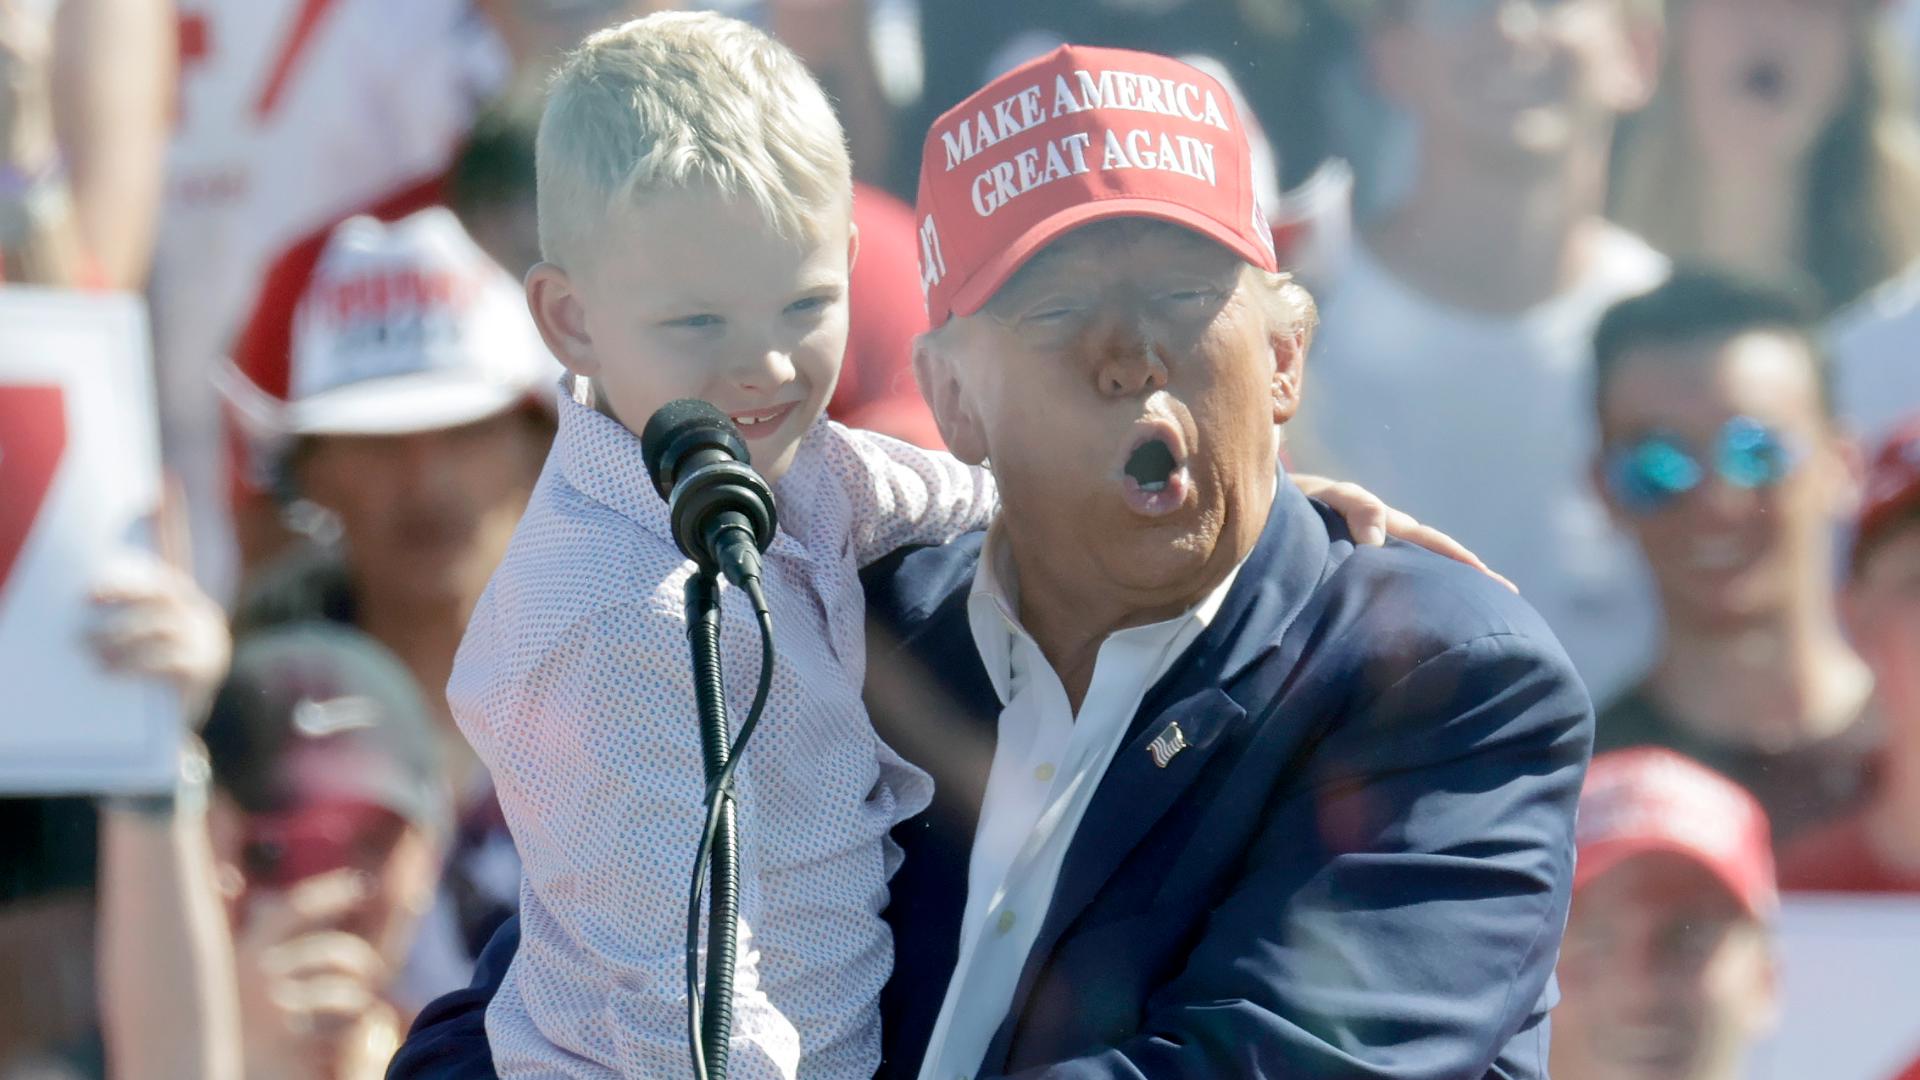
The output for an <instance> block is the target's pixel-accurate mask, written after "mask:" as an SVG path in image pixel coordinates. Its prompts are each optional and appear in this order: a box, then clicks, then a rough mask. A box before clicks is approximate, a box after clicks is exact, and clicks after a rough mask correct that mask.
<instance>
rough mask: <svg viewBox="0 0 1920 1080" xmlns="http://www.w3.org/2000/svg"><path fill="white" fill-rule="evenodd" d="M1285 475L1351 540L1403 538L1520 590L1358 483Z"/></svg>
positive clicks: (1376, 542)
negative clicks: (1339, 522) (1340, 523)
mask: <svg viewBox="0 0 1920 1080" xmlns="http://www.w3.org/2000/svg"><path fill="white" fill-rule="evenodd" d="M1288 475H1290V476H1291V477H1292V479H1293V483H1294V486H1295V487H1298V488H1299V489H1300V493H1301V494H1303V495H1305V496H1306V497H1308V498H1309V499H1319V500H1320V501H1321V502H1323V503H1326V504H1327V505H1328V506H1329V507H1331V508H1332V509H1333V512H1334V513H1336V514H1339V515H1340V516H1341V517H1342V518H1344V519H1345V520H1346V523H1347V531H1348V532H1351V533H1352V534H1353V539H1354V542H1355V543H1357V544H1364V545H1367V546H1369V547H1378V546H1380V545H1381V544H1384V543H1386V542H1387V537H1389V536H1391V537H1394V538H1395V539H1399V540H1405V541H1406V542H1407V543H1409V544H1418V545H1420V546H1421V547H1423V548H1426V549H1427V550H1428V551H1431V552H1434V553H1435V554H1437V555H1445V556H1446V557H1447V558H1449V559H1452V560H1454V561H1455V562H1463V563H1466V564H1467V565H1468V566H1471V567H1473V568H1474V569H1475V570H1478V571H1480V572H1481V573H1483V574H1485V575H1487V576H1488V577H1490V578H1492V579H1494V580H1495V581H1498V582H1499V583H1500V584H1502V585H1505V586H1506V587H1507V588H1509V589H1512V590H1513V591H1514V592H1516V593H1517V592H1519V591H1520V590H1519V589H1518V588H1516V587H1515V586H1514V584H1513V582H1511V581H1508V580H1507V579H1506V578H1505V577H1502V576H1501V575H1500V574H1498V573H1496V572H1494V570H1493V569H1492V568H1491V567H1489V566H1487V564H1486V563H1483V562H1481V561H1480V556H1478V555H1475V554H1474V553H1473V552H1471V551H1468V550H1467V549H1466V547H1465V545H1463V544H1461V543H1460V542H1459V541H1458V540H1455V539H1454V538H1453V537H1451V536H1448V535H1447V534H1446V533H1443V532H1441V531H1440V530H1439V529H1436V528H1434V527H1433V526H1431V525H1422V524H1420V522H1419V521H1417V520H1415V519H1414V516H1413V515H1412V514H1409V513H1406V512H1405V511H1402V510H1395V509H1394V508H1393V507H1391V506H1388V505H1387V504H1386V503H1385V502H1383V501H1381V499H1380V497H1379V496H1378V495H1375V494H1374V493H1373V492H1371V491H1368V490H1367V489H1366V488H1363V487H1361V486H1360V485H1359V484H1350V483H1343V482H1341V481H1337V480H1329V479H1327V478H1326V477H1324V476H1305V475H1301V474H1299V473H1290V474H1288Z"/></svg>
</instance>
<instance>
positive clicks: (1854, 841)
mask: <svg viewBox="0 0 1920 1080" xmlns="http://www.w3.org/2000/svg"><path fill="white" fill-rule="evenodd" d="M1840 612H1841V616H1842V617H1843V618H1844V619H1845V621H1846V624H1847V631H1848V635H1849V637H1851V638H1852V640H1853V642H1854V645H1855V647H1856V648H1858V649H1859V651H1860V656H1861V658H1862V659H1864V660H1865V661H1866V662H1867V666H1868V667H1870V668H1872V669H1873V677H1874V688H1873V697H1874V704H1873V707H1874V710H1875V711H1876V712H1877V714H1878V715H1879V718H1880V723H1881V727H1882V734H1883V738H1884V739H1885V742H1884V744H1883V745H1882V746H1881V747H1880V752H1879V758H1878V762H1879V772H1878V775H1877V776H1876V777H1875V779H1876V785H1875V788H1874V792H1873V795H1872V797H1871V798H1870V800H1869V801H1868V802H1867V804H1866V806H1864V807H1862V808H1861V809H1860V810H1859V811H1857V812H1855V813H1853V814H1850V815H1848V816H1846V817H1844V818H1841V819H1840V820H1838V821H1836V822H1833V823H1831V824H1829V825H1826V826H1823V827H1821V828H1818V829H1815V830H1813V831H1811V832H1809V833H1808V834H1807V835H1806V836H1805V837H1804V838H1802V839H1800V840H1797V841H1795V842H1794V843H1793V844H1792V845H1791V846H1789V847H1788V848H1787V849H1786V852H1785V853H1784V854H1783V856H1782V857H1781V861H1780V883H1781V885H1782V886H1783V887H1785V888H1788V889H1816V890H1823V891H1840V892H1906V893H1920V829H1917V828H1915V825H1916V823H1920V415H1915V416H1912V417H1910V418H1908V419H1907V421H1906V422H1905V423H1904V424H1901V425H1900V426H1898V427H1897V428H1896V429H1895V430H1894V433H1893V436H1892V437H1891V438H1889V439H1888V440H1887V441H1886V443H1885V444H1884V445H1882V446H1881V447H1880V449H1879V451H1878V452H1877V453H1875V454H1874V457H1873V465H1872V467H1871V468H1870V469H1869V470H1868V473H1867V487H1866V502H1865V506H1864V508H1863V509H1862V510H1861V513H1860V521H1859V524H1858V526H1857V527H1856V530H1855V535H1854V541H1853V557H1852V560H1851V572H1850V574H1849V575H1848V579H1847V583H1846V586H1845V588H1844V589H1843V591H1842V592H1841V594H1840Z"/></svg>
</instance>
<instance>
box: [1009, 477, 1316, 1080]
mask: <svg viewBox="0 0 1920 1080" xmlns="http://www.w3.org/2000/svg"><path fill="white" fill-rule="evenodd" d="M1328 528H1329V524H1328V523H1326V522H1323V521H1322V519H1321V515H1320V513H1319V512H1318V511H1317V510H1316V509H1315V507H1314V505H1313V504H1311V503H1309V502H1308V501H1307V499H1306V498H1305V497H1304V496H1303V495H1301V494H1300V491H1299V489H1298V488H1296V487H1294V486H1293V484H1292V483H1291V482H1290V481H1288V480H1287V479H1286V478H1285V477H1282V478H1281V483H1280V491H1279V494H1278V495H1276V497H1275V498H1274V504H1273V510H1272V512H1271V513H1270V514H1269V515H1268V518H1267V526H1266V529H1265V531H1264V532H1262V534H1261V538H1260V541H1259V543H1258V544H1257V545H1255V547H1254V550H1253V552H1252V553H1251V554H1249V555H1248V556H1247V561H1246V562H1245V563H1244V564H1242V566H1241V568H1240V574H1239V576H1238V578H1236V579H1235V581H1234V584H1233V589H1232V591H1230V592H1229V593H1228V594H1227V599H1226V602H1225V603H1224V604H1222V605H1221V609H1220V611H1219V612H1218V613H1216V615H1215V616H1214V619H1213V621H1212V622H1211V623H1210V624H1209V625H1208V627H1207V629H1206V630H1205V631H1203V632H1202V633H1201V634H1200V636H1199V637H1198V638H1197V639H1195V641H1194V643H1193V644H1192V645H1191V646H1190V647H1189V648H1188V650H1187V652H1186V654H1185V655H1184V656H1183V657H1182V658H1181V660H1180V662H1179V663H1177V664H1176V665H1175V666H1174V668H1173V670H1171V671H1169V672H1168V673H1167V675H1166V676H1165V677H1164V678H1162V679H1161V680H1160V682H1159V683H1158V684H1157V685H1156V686H1155V687H1154V688H1153V689H1152V690H1151V691H1149V692H1148V694H1147V697H1146V699H1145V700H1144V701H1143V702H1142V703H1141V706H1140V710H1139V712H1138V713H1137V714H1136V715H1135V717H1134V719H1133V722H1132V723H1131V725H1130V726H1129V727H1128V729H1127V736H1126V742H1125V743H1124V744H1123V746H1122V747H1121V749H1120V751H1119V753H1118V754H1117V755H1115V757H1114V759H1113V762H1112V764H1110V765H1108V766H1107V772H1106V775H1105V776H1103V777H1102V778H1101V781H1100V786H1099V788H1097V789H1096V790H1095V792H1094V795H1093V801H1092V802H1091V803H1089V804H1088V806H1087V812H1086V815H1085V816H1084V817H1083V818H1081V821H1080V827H1079V829H1078V830H1077V831H1076V832H1075V834H1074V838H1073V842H1072V844H1071V845H1070V846H1069V847H1068V849H1067V854H1066V858H1065V860H1064V861H1063V862H1062V864H1061V867H1060V875H1059V878H1058V879H1057V883H1056V885H1055V886H1054V891H1053V900H1052V903H1051V904H1050V905H1049V907H1048V908H1047V916H1046V920H1045V922H1044V923H1043V924H1042V927H1041V930H1040V934H1039V936H1038V937H1037V938H1036V939H1035V940H1034V945H1033V949H1032V951H1030V952H1029V953H1028V954H1027V962H1026V967H1025V969H1024V970H1023V971H1022V973H1021V976H1020V983H1019V986H1018V988H1017V989H1016V990H1015V991H1014V998H1013V1007H1012V1009H1010V1010H1009V1012H1008V1015H1007V1018H1006V1019H1005V1020H1004V1021H1002V1023H1001V1025H1000V1029H999V1031H998V1032H997V1033H996V1034H995V1036H994V1040H993V1043H992V1045H991V1046H990V1047H989V1048H988V1051H987V1056H986V1059H985V1063H984V1065H983V1071H984V1072H988V1073H992V1072H996V1071H998V1070H999V1069H1000V1068H1001V1066H1002V1064H1003V1063H1004V1062H1005V1060H1006V1054H1007V1051H1008V1048H1009V1045H1010V1044H1011V1042H1012V1038H1013V1034H1014V1031H1015V1028H1016V1027H1017V1024H1018V1020H1019V1018H1020V1017H1021V1016H1022V1015H1023V1014H1024V1013H1025V1011H1026V1004H1027V996H1028V994H1029V993H1031V991H1032V989H1033V985H1034V983H1035V981H1036V980H1037V979H1038V977H1039V974H1040V970H1041V969H1042V967H1044V966H1045V964H1046V962H1047V959H1048V958H1049V957H1050V956H1051V955H1052V953H1053V950H1054V947H1055V946H1056V945H1057V944H1058V943H1059V940H1060V937H1061V935H1062V934H1063V933H1064V932H1065V931H1066V930H1067V928H1068V927H1070V926H1072V925H1073V923H1074V922H1075V920H1077V919H1078V918H1079V917H1080V915H1081V914H1082V913H1083V912H1084V911H1085V910H1086V908H1087V906H1088V905H1089V904H1091V903H1092V902H1093V900H1094V898H1095V897H1097V896H1098V895H1099V893H1100V890H1101V889H1102V888H1104V887H1105V886H1106V884H1107V881H1108V880H1109V879H1110V878H1111V877H1112V876H1113V873H1114V871H1115V870H1117V869H1118V868H1119V867H1120V864H1121V863H1123V862H1125V861H1126V858H1127V856H1128V855H1130V854H1131V853H1132V852H1133V850H1134V849H1135V848H1136V847H1138V846H1139V845H1140V843H1141V841H1142V840H1144V839H1145V838H1146V837H1147V834H1148V833H1149V832H1151V831H1152V829H1153V827H1154V826H1155V825H1156V824H1158V823H1159V821H1160V820H1161V819H1162V818H1163V817H1164V816H1165V815H1166V814H1167V812H1168V811H1169V810H1170V809H1171V808H1172V807H1173V806H1174V804H1175V803H1177V802H1178V801H1179V800H1180V798H1181V796H1182V795H1184V794H1185V793H1186V792H1187V790H1188V789H1189V788H1190V787H1191V786H1192V784H1193V783H1194V781H1195V780H1197V779H1198V778H1199V776H1200V774H1201V773H1202V772H1203V771H1204V770H1205V767H1206V765H1207V762H1208V761H1209V760H1210V759H1211V758H1212V757H1213V756H1214V752H1215V751H1216V750H1218V749H1219V748H1220V747H1222V746H1225V745H1228V744H1229V743H1231V742H1232V741H1233V736H1234V734H1235V732H1236V731H1237V729H1239V728H1241V727H1242V726H1244V725H1246V724H1247V723H1249V722H1250V721H1249V715H1248V714H1249V709H1252V710H1253V711H1254V712H1255V713H1256V714H1258V713H1262V712H1265V711H1266V705H1267V704H1268V702H1267V701H1266V700H1260V701H1252V702H1243V701H1242V700H1238V699H1237V698H1236V696H1235V694H1233V693H1231V692H1230V691H1234V690H1241V691H1242V693H1243V694H1244V692H1245V691H1244V690H1243V689H1242V688H1240V687H1238V686H1237V685H1236V683H1237V682H1238V681H1239V677H1240V676H1241V675H1242V674H1243V673H1245V672H1246V671H1247V669H1248V668H1249V666H1251V665H1252V664H1253V662H1254V661H1255V660H1257V659H1260V658H1261V657H1262V656H1265V655H1266V654H1268V653H1269V652H1271V651H1272V650H1273V649H1275V648H1277V647H1278V642H1279V641H1280V639H1281V637H1282V635H1283V634H1284V633H1285V631H1286V629H1287V627H1288V626H1289V625H1290V624H1291V623H1292V622H1293V620H1294V619H1295V618H1296V617H1297V616H1298V615H1299V614H1300V612H1301V611H1302V610H1303V609H1304V608H1305V607H1306V606H1307V602H1308V601H1309V600H1310V599H1311V597H1312V595H1313V592H1314V589H1315V587H1316V586H1317V585H1318V584H1319V582H1320V580H1321V579H1322V577H1323V576H1324V575H1325V574H1326V573H1327V572H1329V569H1330V568H1329V559H1328V555H1329V550H1330V546H1331V545H1330V542H1329V541H1330V538H1329V536H1328ZM1335 528H1338V526H1335ZM1286 666H1287V667H1291V665H1290V664H1288V665H1286ZM1263 674H1264V672H1263ZM1256 681H1258V682H1260V683H1261V684H1263V686H1264V685H1266V684H1269V682H1270V680H1269V679H1267V678H1261V679H1258V680H1256ZM1258 696H1260V697H1262V698H1267V697H1269V696H1277V691H1276V692H1275V693H1274V694H1273V695H1269V694H1265V693H1263V694H1260V695H1258ZM1176 727H1177V728H1178V734H1177V735H1176V734H1175V733H1174V731H1175V728H1176ZM1182 744H1184V745H1182ZM1162 761H1164V762H1165V764H1164V765H1163V764H1161V762H1162Z"/></svg>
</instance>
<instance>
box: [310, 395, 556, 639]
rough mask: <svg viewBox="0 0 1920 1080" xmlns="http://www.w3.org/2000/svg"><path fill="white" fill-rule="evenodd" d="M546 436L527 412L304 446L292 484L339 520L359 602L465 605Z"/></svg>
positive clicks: (525, 493) (495, 558) (546, 427)
mask: <svg viewBox="0 0 1920 1080" xmlns="http://www.w3.org/2000/svg"><path fill="white" fill-rule="evenodd" d="M552 434H553V432H552V424H551V421H549V420H548V419H546V417H545V416H544V415H541V414H539V413H538V411H537V410H536V409H535V408H534V407H532V406H528V407H525V408H520V409H514V410H511V411H509V412H506V413H502V414H500V415H498V416H494V417H490V418H488V419H485V420H481V421H479V422H478V423H473V424H467V425H464V426H461V427H456V428H448V429H445V430H441V431H425V432H418V433H414V434H407V435H320V436H313V437H311V438H310V439H309V440H308V442H307V444H306V445H305V446H304V447H303V448H302V449H301V450H300V451H299V456H298V458H297V459H296V463H295V469H296V480H297V483H298V486H299V488H300V492H301V494H302V496H303V497H305V498H306V499H308V500H310V501H312V502H313V503H315V504H317V505H319V506H321V507H324V508H325V509H327V510H329V511H331V512H332V513H333V514H334V515H335V516H337V518H338V519H339V522H340V528H341V534H342V538H343V540H344V541H345V546H346V560H347V567H348V571H349V573H350V575H351V576H352V578H353V580H354V583H355V585H356V587H357V588H358V589H359V590H360V591H361V594H362V595H363V596H364V595H368V594H370V593H372V592H373V591H376V590H377V591H379V592H380V593H381V595H382V599H383V600H389V601H393V602H394V603H396V604H398V605H402V606H413V605H419V606H423V607H431V606H440V605H448V604H451V605H455V606H461V605H466V606H470V605H471V604H472V603H473V602H474V601H475V600H477V599H478V598H479V596H480V593H481V591H482V590H483V589H485V587H486V583H487V579H488V578H489V577H491V576H492V574H493V570H494V567H496V566H498V565H499V563H500V559H501V558H502V557H503V556H504V555H505V554H506V550H507V542H508V540H510V539H511V538H512V536H513V529H514V526H515V525H516V524H518V523H519V520H520V515H521V513H522V512H523V511H524V510H525V509H526V506H527V499H528V498H529V497H530V496H531V495H532V493H533V485H534V481H535V480H537V479H538V478H539V475H540V466H541V463H542V462H543V461H544V460H545V458H546V453H547V449H548V447H549V446H550V445H551V442H552Z"/></svg>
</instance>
